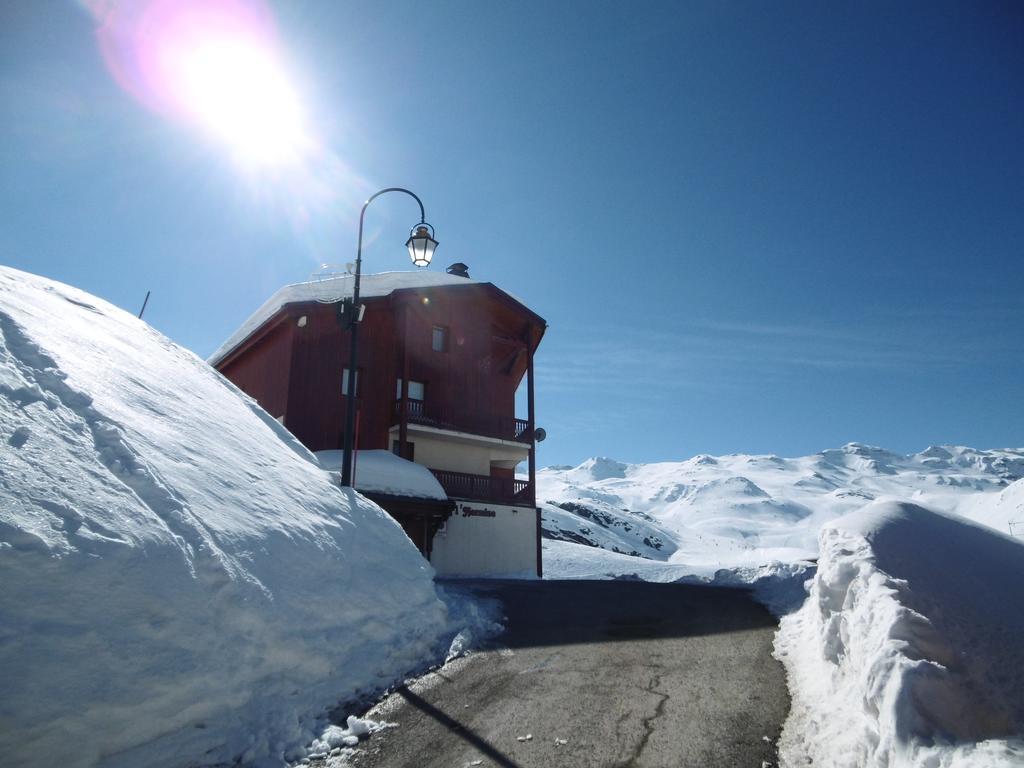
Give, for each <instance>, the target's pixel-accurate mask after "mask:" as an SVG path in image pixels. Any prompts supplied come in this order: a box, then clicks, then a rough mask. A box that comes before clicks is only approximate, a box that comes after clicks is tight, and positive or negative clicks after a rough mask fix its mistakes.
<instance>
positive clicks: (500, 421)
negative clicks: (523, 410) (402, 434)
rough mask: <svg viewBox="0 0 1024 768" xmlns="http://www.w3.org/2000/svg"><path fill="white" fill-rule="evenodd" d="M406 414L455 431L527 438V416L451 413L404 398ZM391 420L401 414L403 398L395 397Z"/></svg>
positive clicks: (411, 420)
mask: <svg viewBox="0 0 1024 768" xmlns="http://www.w3.org/2000/svg"><path fill="white" fill-rule="evenodd" d="M405 404H406V411H405V412H406V417H407V419H408V421H409V423H410V424H420V425H423V426H425V427H436V428H437V429H450V430H452V431H454V432H468V433H470V434H473V435H484V436H485V437H496V438H499V439H501V440H515V441H517V442H520V443H529V442H530V437H531V435H530V429H529V427H530V423H529V422H528V421H527V420H526V419H516V418H513V417H511V416H492V415H490V414H474V413H461V412H460V413H454V412H453V411H452V409H450V408H441V407H438V406H435V405H432V404H428V403H425V402H423V401H422V400H406V401H405ZM392 414H393V416H394V422H395V423H398V421H399V419H400V418H401V414H402V401H401V400H396V401H395V406H394V409H393V411H392Z"/></svg>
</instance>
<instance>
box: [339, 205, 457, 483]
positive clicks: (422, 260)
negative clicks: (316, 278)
mask: <svg viewBox="0 0 1024 768" xmlns="http://www.w3.org/2000/svg"><path fill="white" fill-rule="evenodd" d="M387 192H404V193H405V194H407V195H409V197H411V198H412V199H413V200H415V201H416V202H417V204H418V205H419V206H420V223H419V224H417V225H416V226H415V227H413V228H412V231H411V232H410V233H409V239H408V240H406V241H405V247H406V248H408V249H409V257H410V258H411V259H412V263H413V264H415V265H416V266H417V267H426V266H428V265H429V264H430V260H431V259H432V258H433V256H434V249H435V248H437V240H435V239H434V228H433V227H432V226H430V225H429V224H428V223H427V215H426V212H425V211H424V210H423V201H422V200H420V199H419V197H417V196H416V195H415V194H413V193H412V192H410V191H409V190H408V189H403V188H402V187H388V188H387V189H382V190H380V192H377V193H375V194H374V195H371V196H370V198H369V199H368V200H367V201H366V202H365V203H363V209H362V210H361V211H360V212H359V242H358V245H357V246H356V274H355V283H354V284H353V286H352V310H351V312H350V313H349V315H348V321H349V338H350V342H349V343H350V349H349V365H348V403H347V407H346V411H345V442H344V449H345V451H344V455H343V457H342V464H341V484H342V485H343V486H344V487H346V488H349V487H351V486H352V437H353V432H354V427H355V418H356V362H357V352H358V347H357V345H358V343H359V321H360V319H361V318H360V311H359V310H360V307H359V277H360V275H361V273H362V265H363V218H364V217H365V216H366V208H367V207H368V206H369V205H370V203H372V202H373V201H374V200H376V199H377V198H378V197H380V196H381V195H383V194H385V193H387Z"/></svg>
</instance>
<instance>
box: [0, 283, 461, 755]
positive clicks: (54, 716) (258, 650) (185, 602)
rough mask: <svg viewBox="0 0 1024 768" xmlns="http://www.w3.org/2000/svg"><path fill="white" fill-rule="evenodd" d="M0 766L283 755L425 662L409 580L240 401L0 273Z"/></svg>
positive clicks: (100, 314)
mask: <svg viewBox="0 0 1024 768" xmlns="http://www.w3.org/2000/svg"><path fill="white" fill-rule="evenodd" d="M0 584H2V585H3V588H2V589H0V686H2V692H0V755H2V762H3V763H4V764H5V765H15V766H17V765H29V764H31V765H60V766H86V765H96V764H100V765H105V766H139V765H146V766H181V765H185V764H213V763H217V762H225V763H227V762H232V761H235V760H240V761H242V762H244V763H247V764H254V763H255V764H261V763H268V764H274V763H277V764H279V763H280V762H281V761H282V759H283V758H285V757H289V756H290V757H294V756H298V755H301V753H302V745H303V744H307V743H309V742H311V741H312V740H313V738H314V736H315V735H316V734H317V733H318V730H319V729H318V725H319V726H322V723H319V724H318V723H317V722H315V719H316V716H317V714H318V713H320V712H321V711H322V710H323V708H324V707H326V706H328V705H332V704H336V703H337V702H338V701H339V700H343V699H346V698H348V697H351V696H353V695H355V694H356V693H357V692H363V691H369V690H375V689H379V688H381V687H382V686H385V685H387V684H389V683H391V682H392V681H393V680H395V679H396V678H397V677H399V676H401V675H403V674H404V673H407V672H408V671H410V670H412V669H414V668H417V667H419V666H421V665H422V663H423V662H424V661H425V660H426V659H430V658H438V657H442V658H443V654H444V652H445V650H446V649H447V647H448V642H449V641H450V635H449V634H448V631H447V629H446V625H445V621H446V609H445V607H444V605H443V604H442V603H441V602H440V601H439V600H438V597H437V594H436V592H435V589H434V587H433V583H432V571H431V569H430V567H429V566H428V565H427V564H426V563H425V562H424V561H423V559H422V558H421V557H420V556H419V554H418V553H417V551H416V549H415V547H413V545H412V544H411V543H410V542H409V540H408V539H407V537H406V536H405V534H404V533H403V532H402V530H401V528H400V527H399V526H398V525H397V524H396V523H395V522H394V521H393V520H392V519H391V518H390V517H388V516H387V515H386V514H385V513H384V512H383V511H382V510H381V509H379V508H378V507H377V506H375V505H374V504H372V503H370V502H368V501H367V500H365V499H364V498H362V497H361V496H359V495H357V494H355V493H353V492H343V491H342V490H341V489H339V488H337V487H336V486H335V485H334V484H332V483H331V482H330V479H329V477H328V475H327V473H325V472H324V471H322V470H321V469H320V468H319V467H318V466H317V465H316V463H315V460H314V459H313V457H312V455H311V454H309V453H308V452H307V451H306V450H305V449H304V448H303V447H302V446H301V445H299V444H298V443H297V442H296V441H295V440H294V438H292V437H291V435H290V434H289V433H287V432H286V431H285V430H284V429H283V428H282V427H280V426H279V425H278V424H277V423H276V422H275V421H274V420H273V419H272V418H270V417H269V416H268V415H267V414H266V413H265V412H263V411H262V410H261V409H260V408H259V407H258V406H257V405H256V404H255V403H254V402H253V401H252V400H250V399H249V398H247V397H246V396H245V395H243V394H242V393H240V392H239V391H238V390H237V389H236V388H235V387H234V386H233V385H231V384H230V383H229V382H227V381H226V380H225V379H223V378H222V377H221V376H220V375H218V374H217V373H216V372H215V371H213V370H212V369H211V368H210V367H209V366H207V365H206V364H205V363H204V362H203V361H201V360H200V359H199V358H197V357H196V356H195V355H193V354H192V353H190V352H188V351H187V350H184V349H182V348H181V347H178V346H177V345H175V344H173V343H172V342H170V341H169V340H168V339H166V338H164V337H163V336H161V335H160V334H159V333H157V332H156V331H154V330H153V329H151V328H149V327H148V326H147V325H146V324H145V323H143V322H141V321H139V320H137V319H136V318H135V317H133V316H131V315H129V314H127V313H125V312H123V311H121V310H120V309H117V308H116V307H114V306H112V305H110V304H108V303H106V302H103V301H101V300H99V299H97V298H95V297H93V296H90V295H88V294H86V293H83V292H82V291H78V290H76V289H73V288H70V287H68V286H65V285H61V284H58V283H54V282H51V281H48V280H45V279H42V278H38V277H34V276H30V275H27V274H24V273H21V272H17V271H15V270H11V269H6V268H0Z"/></svg>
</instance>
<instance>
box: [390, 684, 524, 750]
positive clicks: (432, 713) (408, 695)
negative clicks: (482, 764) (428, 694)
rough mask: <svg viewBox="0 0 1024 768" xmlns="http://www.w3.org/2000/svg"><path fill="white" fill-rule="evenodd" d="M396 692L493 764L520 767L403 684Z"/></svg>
mask: <svg viewBox="0 0 1024 768" xmlns="http://www.w3.org/2000/svg"><path fill="white" fill-rule="evenodd" d="M395 693H396V694H398V695H399V696H401V697H402V698H403V699H405V700H406V701H407V702H408V703H409V705H410V706H412V707H415V708H416V709H418V710H419V711H420V712H422V713H423V714H425V715H427V716H428V717H431V718H433V719H434V720H436V721H437V722H438V723H439V724H440V725H441V726H443V727H444V728H445V729H446V730H447V731H448V732H449V733H451V734H453V735H455V736H458V737H459V738H460V739H462V740H463V741H465V742H467V743H468V744H470V745H471V746H472V747H474V748H475V749H476V750H477V751H479V752H480V754H482V755H484V756H485V757H487V758H488V759H489V760H491V761H493V763H494V765H498V766H501V768H522V766H520V765H519V763H517V762H515V761H513V760H512V759H510V758H509V757H508V756H507V755H505V754H504V753H502V752H501V751H499V750H498V749H497V747H495V746H494V745H493V744H491V743H490V742H489V741H487V740H486V739H484V738H482V737H481V736H479V735H478V734H477V733H476V732H475V731H473V730H471V729H469V728H467V727H466V726H465V725H463V724H462V723H460V722H459V721H458V720H456V719H455V718H453V717H451V716H449V715H448V714H446V713H445V712H444V711H443V710H441V709H438V708H437V707H435V706H434V705H433V704H431V703H430V702H429V701H426V700H425V699H423V698H422V697H420V696H417V695H416V694H415V693H413V692H412V691H410V690H409V689H408V688H406V687H405V686H404V685H403V686H402V687H401V688H398V689H397V690H396V691H395Z"/></svg>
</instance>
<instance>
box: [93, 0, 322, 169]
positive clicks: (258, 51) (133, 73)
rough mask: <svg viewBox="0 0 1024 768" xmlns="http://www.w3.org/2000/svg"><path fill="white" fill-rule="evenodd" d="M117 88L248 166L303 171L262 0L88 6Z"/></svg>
mask: <svg viewBox="0 0 1024 768" xmlns="http://www.w3.org/2000/svg"><path fill="white" fill-rule="evenodd" d="M89 8H90V10H91V11H92V13H93V14H94V15H95V16H96V17H97V19H98V20H99V22H100V24H99V29H98V32H97V35H98V40H99V45H100V50H101V51H102V54H103V58H104V61H105V62H106V64H107V67H108V68H109V70H110V72H111V74H112V75H113V76H114V78H115V80H116V81H117V82H118V83H119V84H120V85H121V86H122V87H123V88H124V89H125V90H126V91H128V92H129V93H130V94H132V95H133V96H134V97H135V98H137V99H138V100H139V101H140V102H142V103H143V104H144V105H146V106H147V107H149V108H150V109H152V110H154V111H156V112H158V113H161V114H164V115H166V116H169V117H172V118H174V119H178V120H183V121H186V122H188V123H190V124H192V125H194V126H197V127H198V128H200V129H202V130H203V131H204V132H205V133H207V134H208V135H210V136H211V137H213V138H215V139H216V140H218V141H220V142H222V143H223V144H224V145H225V146H226V147H227V148H228V149H229V150H230V151H231V152H232V153H233V154H234V155H235V156H236V157H237V158H238V159H239V160H241V161H243V162H244V163H245V164H247V165H255V166H263V165H269V166H277V165H282V164H289V163H298V162H301V160H302V158H303V154H304V153H305V152H306V151H308V150H309V148H310V143H311V139H310V137H309V134H308V131H307V128H306V118H305V115H304V114H303V108H302V100H301V99H300V97H299V94H298V92H297V91H296V90H295V88H294V86H293V85H292V83H291V80H290V78H289V75H288V68H287V66H286V64H285V61H284V56H283V53H282V49H281V46H280V44H279V42H278V37H277V30H276V26H275V24H274V20H273V17H272V15H271V13H270V11H269V9H268V8H267V7H266V5H265V4H264V3H263V2H260V1H259V0H120V1H118V0H113V1H110V0H108V1H104V0H94V1H93V2H92V3H90V4H89Z"/></svg>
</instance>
